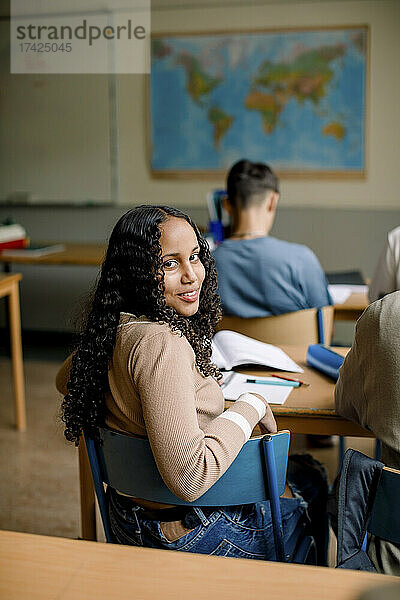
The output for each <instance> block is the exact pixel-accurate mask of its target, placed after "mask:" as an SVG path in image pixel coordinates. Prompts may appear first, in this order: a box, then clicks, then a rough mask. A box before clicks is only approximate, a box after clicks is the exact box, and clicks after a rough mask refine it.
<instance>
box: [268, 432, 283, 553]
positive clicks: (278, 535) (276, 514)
mask: <svg viewBox="0 0 400 600" xmlns="http://www.w3.org/2000/svg"><path fill="white" fill-rule="evenodd" d="M263 448H264V455H265V460H266V462H267V481H268V491H269V497H270V504H271V516H272V529H273V533H274V541H275V552H276V558H277V560H278V561H279V562H285V547H284V544H283V527H282V516H281V506H280V501H279V492H278V483H277V478H276V464H275V453H274V445H273V442H272V438H271V436H265V438H264V440H263Z"/></svg>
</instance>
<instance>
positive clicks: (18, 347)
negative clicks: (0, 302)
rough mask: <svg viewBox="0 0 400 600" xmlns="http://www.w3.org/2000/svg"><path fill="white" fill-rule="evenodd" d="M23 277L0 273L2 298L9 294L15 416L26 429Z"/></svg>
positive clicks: (21, 429)
mask: <svg viewBox="0 0 400 600" xmlns="http://www.w3.org/2000/svg"><path fill="white" fill-rule="evenodd" d="M21 279H22V275H21V274H20V273H15V274H14V275H0V298H3V297H4V296H8V315H9V323H10V341H11V363H12V378H13V387H14V405H15V416H16V423H17V429H19V431H25V429H26V407H25V383H24V367H23V361H22V344H21V313H20V307H19V282H20V281H21Z"/></svg>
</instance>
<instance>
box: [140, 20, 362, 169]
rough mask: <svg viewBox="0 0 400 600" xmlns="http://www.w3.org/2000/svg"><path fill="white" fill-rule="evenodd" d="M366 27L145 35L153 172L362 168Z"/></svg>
mask: <svg viewBox="0 0 400 600" xmlns="http://www.w3.org/2000/svg"><path fill="white" fill-rule="evenodd" d="M366 55H367V29H366V28H364V27H355V28H352V29H331V30H330V29H327V30H319V31H317V30H312V31H282V32H273V33H271V32H266V33H241V34H229V35H228V34H226V35H223V34H216V35H214V36H211V35H188V36H174V37H172V36H171V37H168V36H160V37H155V38H154V39H153V41H152V70H151V137H152V139H151V144H152V157H151V165H152V169H153V170H154V171H159V172H168V171H199V170H202V171H208V170H211V171H212V170H221V169H223V170H225V169H226V168H228V167H229V166H230V165H231V164H232V163H233V162H234V161H236V160H238V159H240V158H243V157H246V158H249V159H250V160H254V161H264V162H268V163H270V164H271V165H272V166H273V167H274V168H276V169H277V170H279V171H301V170H304V171H328V172H329V171H335V172H336V171H346V172H355V173H356V172H362V171H363V169H364V161H365V157H364V152H365V149H364V135H365V133H364V129H365V123H364V120H365V85H366V69H367V60H366Z"/></svg>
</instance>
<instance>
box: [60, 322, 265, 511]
mask: <svg viewBox="0 0 400 600" xmlns="http://www.w3.org/2000/svg"><path fill="white" fill-rule="evenodd" d="M68 371H69V367H68V366H67V364H65V365H64V366H63V367H62V369H61V371H60V373H59V376H58V378H57V387H58V389H59V390H60V391H62V392H64V393H65V392H66V385H65V383H66V381H68ZM108 378H109V385H110V393H109V394H107V398H106V404H107V411H108V414H107V416H106V423H107V425H108V426H109V427H111V428H112V429H117V430H120V431H124V432H127V433H132V434H134V435H140V436H147V437H148V438H149V441H150V444H151V448H152V451H153V454H154V458H155V461H156V463H157V467H158V470H159V471H160V474H161V476H162V478H163V480H164V482H165V483H166V485H167V486H168V487H169V488H170V490H171V491H172V492H173V493H174V494H175V495H177V496H178V497H180V498H182V499H183V500H186V501H189V502H191V501H194V500H196V499H197V498H198V497H200V496H201V495H202V494H204V493H205V492H206V491H207V490H208V489H209V488H210V487H211V486H212V485H213V483H215V481H217V479H219V477H220V476H221V475H222V474H223V473H224V472H225V471H226V469H227V468H228V467H229V466H230V464H231V463H232V462H233V460H234V459H235V457H236V456H237V454H238V453H239V451H240V449H241V448H242V446H243V444H244V443H245V441H246V436H245V433H244V430H243V423H244V426H245V427H247V428H248V429H249V430H252V429H253V428H254V427H255V425H256V424H257V423H258V421H259V418H260V416H259V414H258V412H257V410H256V408H254V407H253V406H252V405H251V404H249V403H247V402H245V401H243V400H238V401H236V402H235V404H234V406H232V407H231V408H229V409H228V410H227V411H225V412H224V398H223V395H222V391H221V388H220V386H219V385H218V383H217V382H216V381H215V379H214V378H212V377H204V376H203V375H202V374H201V373H200V371H199V370H198V368H197V366H196V363H195V355H194V352H193V349H192V347H191V345H190V344H189V342H188V341H187V339H186V338H185V337H183V336H181V335H180V334H179V333H173V332H172V330H171V329H170V327H169V326H168V325H167V324H160V323H155V322H148V321H146V318H145V317H140V318H139V319H138V318H135V317H134V316H133V315H130V314H127V313H122V314H121V320H120V325H119V326H118V332H117V339H116V344H115V348H114V354H113V358H112V362H111V365H110V370H109V375H108ZM223 413H224V416H221V415H222V414H223ZM228 417H230V418H228ZM235 421H237V422H235ZM238 422H239V424H238ZM240 424H241V425H242V426H240Z"/></svg>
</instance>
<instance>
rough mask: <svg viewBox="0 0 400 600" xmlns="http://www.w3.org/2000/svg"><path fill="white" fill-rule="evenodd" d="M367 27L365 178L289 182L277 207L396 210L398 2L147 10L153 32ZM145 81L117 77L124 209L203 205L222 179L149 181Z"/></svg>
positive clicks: (399, 186) (399, 182)
mask: <svg viewBox="0 0 400 600" xmlns="http://www.w3.org/2000/svg"><path fill="white" fill-rule="evenodd" d="M360 24H363V25H364V24H367V25H369V26H370V77H369V91H368V103H367V109H368V114H367V122H368V124H369V126H368V127H367V176H366V178H365V179H364V180H357V181H348V180H343V181H340V180H320V181H307V180H287V181H283V182H282V186H281V188H282V194H281V205H286V206H315V207H321V208H323V207H325V206H326V207H335V206H337V207H341V208H357V207H358V208H360V209H369V208H374V207H375V208H395V207H399V206H400V196H399V190H400V169H399V162H398V144H399V139H400V116H399V114H400V113H399V111H400V108H399V107H400V70H399V68H398V58H399V56H400V35H399V33H400V2H399V0H379V1H377V0H375V1H357V2H353V1H352V0H345V1H339V2H299V3H289V4H288V3H280V2H276V3H274V4H266V5H257V6H254V5H253V6H251V3H247V2H243V4H242V6H239V7H238V6H234V7H231V8H229V7H227V6H224V7H219V8H208V7H202V8H199V9H192V8H191V9H188V8H184V9H180V10H158V11H153V12H152V31H153V32H181V31H182V32H183V31H185V32H190V31H209V32H212V31H213V30H221V29H222V30H239V29H244V30H245V29H251V28H259V29H263V28H274V27H301V26H324V25H360ZM147 95H148V78H147V77H146V76H140V75H131V76H121V77H120V78H119V122H120V160H121V163H120V183H121V195H120V199H119V202H120V203H121V204H131V203H139V202H155V201H157V202H159V201H162V202H165V203H166V204H175V205H178V206H200V205H203V204H204V199H205V195H206V193H207V191H208V190H209V189H210V187H214V186H215V187H220V186H221V185H222V184H223V180H222V179H221V180H215V181H196V180H193V181H192V180H191V181H168V180H158V179H153V178H152V177H151V175H150V171H149V152H148V145H147V144H148V139H149V132H148V119H149V114H148V98H147Z"/></svg>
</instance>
